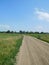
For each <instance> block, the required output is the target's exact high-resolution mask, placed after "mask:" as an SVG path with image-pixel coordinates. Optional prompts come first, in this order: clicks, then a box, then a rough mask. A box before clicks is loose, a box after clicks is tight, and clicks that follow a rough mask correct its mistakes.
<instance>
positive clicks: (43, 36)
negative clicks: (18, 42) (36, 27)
mask: <svg viewBox="0 0 49 65" xmlns="http://www.w3.org/2000/svg"><path fill="white" fill-rule="evenodd" d="M29 35H31V36H33V37H36V38H38V39H40V40H43V41H45V42H48V43H49V34H48V33H42V34H41V33H34V34H29Z"/></svg>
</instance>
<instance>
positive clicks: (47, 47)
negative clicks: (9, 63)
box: [15, 36, 49, 65]
mask: <svg viewBox="0 0 49 65" xmlns="http://www.w3.org/2000/svg"><path fill="white" fill-rule="evenodd" d="M16 60H17V63H16V64H15V65H49V43H46V42H44V41H41V40H38V39H36V38H34V37H30V36H24V39H23V42H22V46H21V48H20V52H19V53H18V56H17V59H16Z"/></svg>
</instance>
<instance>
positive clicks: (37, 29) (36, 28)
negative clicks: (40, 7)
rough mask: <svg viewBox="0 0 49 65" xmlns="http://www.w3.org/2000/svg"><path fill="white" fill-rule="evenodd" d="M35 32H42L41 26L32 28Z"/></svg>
mask: <svg viewBox="0 0 49 65" xmlns="http://www.w3.org/2000/svg"><path fill="white" fill-rule="evenodd" d="M34 29H35V30H36V31H39V32H42V31H43V26H41V25H38V26H36V27H35V28H34Z"/></svg>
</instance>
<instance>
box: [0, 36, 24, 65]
mask: <svg viewBox="0 0 49 65" xmlns="http://www.w3.org/2000/svg"><path fill="white" fill-rule="evenodd" d="M5 36H6V37H5V38H4V36H2V38H0V65H14V63H15V56H16V55H17V53H18V51H19V48H20V46H21V44H22V39H23V37H22V36H21V35H19V36H10V35H8V36H7V35H5Z"/></svg>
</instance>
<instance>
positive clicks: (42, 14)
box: [35, 8, 49, 21]
mask: <svg viewBox="0 0 49 65" xmlns="http://www.w3.org/2000/svg"><path fill="white" fill-rule="evenodd" d="M35 13H36V14H37V17H38V18H39V19H40V20H46V21H49V13H47V12H44V11H43V9H42V10H39V9H38V8H35Z"/></svg>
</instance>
